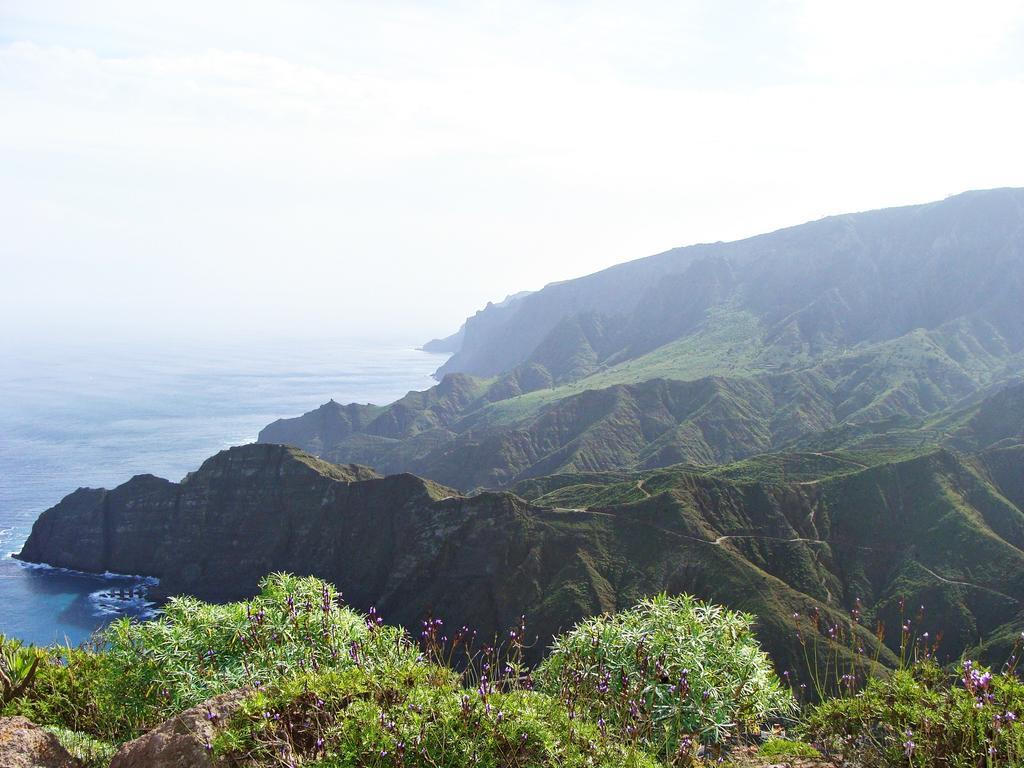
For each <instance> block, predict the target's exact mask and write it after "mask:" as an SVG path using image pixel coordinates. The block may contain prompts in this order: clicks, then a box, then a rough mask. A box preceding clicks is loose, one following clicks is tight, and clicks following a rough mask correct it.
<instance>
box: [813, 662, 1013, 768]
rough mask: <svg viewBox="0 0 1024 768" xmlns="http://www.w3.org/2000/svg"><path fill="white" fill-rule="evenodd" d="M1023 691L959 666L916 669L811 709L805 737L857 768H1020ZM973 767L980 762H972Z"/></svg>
mask: <svg viewBox="0 0 1024 768" xmlns="http://www.w3.org/2000/svg"><path fill="white" fill-rule="evenodd" d="M1021 713H1024V684H1022V683H1021V681H1020V680H1018V679H1017V678H1016V676H1015V675H1014V674H1013V673H1012V672H1011V671H1007V672H1004V673H997V674H991V673H990V672H989V671H988V670H986V669H983V668H980V667H975V666H974V665H973V664H972V663H971V662H969V661H968V662H964V663H963V665H962V666H961V669H960V672H959V674H957V675H951V674H949V673H948V672H946V671H944V670H943V669H942V668H941V667H939V666H938V665H936V664H935V663H934V662H932V661H920V662H917V663H915V664H913V665H912V666H911V667H909V668H907V669H901V670H897V671H896V672H894V673H893V674H892V675H891V676H890V677H888V678H873V679H871V680H869V681H868V684H867V686H866V687H865V688H864V689H863V690H862V691H860V692H858V693H855V694H851V695H850V696H847V697H842V698H835V699H829V700H826V701H824V702H822V703H821V704H819V705H817V706H816V707H813V708H812V709H811V710H810V712H809V713H808V714H807V717H806V721H805V723H804V729H805V731H806V735H807V736H808V737H810V739H811V740H812V741H815V742H816V743H820V744H822V745H823V746H824V747H825V748H827V749H828V750H829V751H830V752H835V753H842V754H843V756H844V757H845V758H846V759H847V760H848V761H851V762H853V763H854V764H856V765H863V766H865V768H875V767H876V766H877V767H878V768H881V766H891V765H904V766H915V767H917V768H932V767H933V766H934V767H935V768H938V767H939V766H942V768H975V766H979V765H983V766H986V768H995V767H996V766H1007V767H1009V766H1020V765H1022V764H1024V727H1022V726H1021V723H1020V721H1019V719H1018V715H1020V714H1021ZM979 761H981V762H979Z"/></svg>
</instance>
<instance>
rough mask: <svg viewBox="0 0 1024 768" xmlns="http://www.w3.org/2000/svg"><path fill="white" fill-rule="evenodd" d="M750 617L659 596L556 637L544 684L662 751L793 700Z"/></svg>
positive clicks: (783, 709) (756, 719)
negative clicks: (758, 638) (764, 650)
mask: <svg viewBox="0 0 1024 768" xmlns="http://www.w3.org/2000/svg"><path fill="white" fill-rule="evenodd" d="M751 622H752V617H750V616H748V615H745V614H741V613H736V612H734V611H729V610H726V609H725V608H722V607H720V606H715V605H709V604H706V603H702V602H700V601H698V600H696V599H694V598H692V597H689V596H686V595H683V596H680V597H667V596H665V595H661V596H659V597H656V598H653V599H650V600H646V601H644V602H642V603H641V604H640V605H639V606H637V607H636V608H635V609H633V610H631V611H625V612H622V613H618V614H614V615H608V616H600V617H597V618H593V619H589V620H587V621H584V622H582V623H580V624H579V625H577V626H576V628H575V629H573V630H572V631H571V632H569V633H568V634H566V635H563V636H561V637H559V638H557V639H556V640H555V643H554V646H553V649H552V653H551V655H550V656H549V657H548V659H547V660H546V661H545V662H544V663H543V664H542V665H541V667H540V669H539V670H538V674H537V680H538V685H539V686H540V689H541V690H544V691H546V692H548V693H549V694H551V695H552V696H555V697H557V698H558V699H559V700H560V701H562V702H564V703H565V705H566V706H567V707H568V708H569V711H570V714H573V713H574V710H579V712H580V714H583V715H586V716H589V717H591V718H593V719H594V720H596V721H598V722H599V723H600V724H601V727H602V728H606V729H615V731H616V732H617V733H618V734H620V736H621V738H624V739H625V740H627V741H629V742H634V743H641V744H644V745H646V746H647V748H648V749H651V750H653V751H655V752H656V753H658V754H660V755H661V756H662V757H664V758H665V759H675V758H676V756H679V757H680V758H681V757H682V755H683V754H684V753H692V752H693V751H694V750H695V749H696V745H697V743H698V742H704V743H716V742H721V741H722V740H723V739H725V738H726V737H727V736H729V735H732V734H735V733H736V732H737V731H738V730H739V729H740V728H742V727H746V726H754V725H757V724H759V723H762V722H764V721H765V720H766V719H768V718H770V717H772V716H774V715H778V714H781V713H789V712H792V711H793V710H794V708H795V704H794V702H793V698H792V696H791V695H790V694H789V692H787V691H785V690H784V689H783V688H782V686H781V685H780V683H779V680H778V678H777V677H776V675H775V673H774V671H773V670H772V665H771V662H770V660H769V659H768V657H767V655H766V654H765V653H763V652H762V651H761V649H760V646H759V645H758V643H757V641H756V639H755V638H754V636H753V634H752V633H751Z"/></svg>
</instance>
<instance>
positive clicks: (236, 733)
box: [213, 662, 657, 768]
mask: <svg viewBox="0 0 1024 768" xmlns="http://www.w3.org/2000/svg"><path fill="white" fill-rule="evenodd" d="M213 747H214V751H215V753H216V754H217V755H219V756H220V757H222V758H225V759H226V760H227V761H228V762H229V763H232V764H236V765H239V764H240V765H251V766H262V765H299V764H301V765H304V766H309V767H312V766H317V767H318V768H342V767H345V768H350V767H354V766H360V767H364V766H365V767H366V768H370V767H371V766H381V767H383V766H389V767H390V766H396V767H397V766H402V767H403V768H421V767H422V768H427V767H428V766H429V767H430V768H446V767H450V768H456V767H457V768H463V766H480V767H481V768H545V767H550V768H555V766H559V767H561V766H565V767H567V768H584V766H594V767H595V768H598V767H602V766H603V767H606V768H656V765H657V763H656V762H654V761H653V760H651V758H650V757H649V756H647V755H645V754H644V753H642V752H640V751H638V750H635V749H633V748H631V747H629V746H626V745H622V744H619V743H617V741H616V740H615V739H612V738H606V737H605V736H603V735H602V734H601V732H600V729H599V728H598V726H597V725H596V724H595V723H592V722H579V721H574V720H572V719H571V718H570V717H569V715H568V713H567V711H566V709H565V708H564V707H563V706H561V704H560V703H559V702H558V701H557V700H555V699H553V698H551V697H549V696H546V695H544V694H540V693H535V692H533V691H527V690H521V689H520V690H512V691H499V690H496V689H495V688H494V687H492V686H489V685H486V684H484V685H483V686H482V687H480V688H478V689H477V690H475V691H474V690H468V689H466V688H464V687H463V686H462V685H461V683H460V681H459V677H458V676H457V675H455V674H454V673H452V672H451V671H450V670H447V669H445V668H442V667H438V666H434V665H432V664H426V663H422V662H412V663H405V664H398V665H395V666H392V667H384V666H378V667H376V668H375V669H370V668H368V667H364V666H354V667H350V668H348V669H334V670H326V671H320V672H305V673H300V674H298V675H294V676H291V677H288V678H285V679H283V680H280V681H279V682H275V683H273V684H271V685H270V686H267V687H266V688H265V689H264V690H262V691H258V692H255V693H253V694H252V695H250V697H249V698H248V699H247V700H246V701H245V702H244V703H243V705H242V708H241V709H240V710H239V711H238V712H237V713H236V714H235V715H234V716H233V717H232V718H231V720H230V722H229V723H228V724H227V728H226V729H225V730H224V731H222V732H221V733H219V734H218V736H217V738H216V740H215V742H214V745H213Z"/></svg>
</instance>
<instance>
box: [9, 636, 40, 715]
mask: <svg viewBox="0 0 1024 768" xmlns="http://www.w3.org/2000/svg"><path fill="white" fill-rule="evenodd" d="M42 657H43V654H42V653H41V652H40V651H38V650H37V649H35V648H32V647H28V648H26V647H24V646H22V644H21V643H20V642H19V641H17V640H8V639H6V638H5V637H4V636H3V635H0V710H2V709H3V708H4V707H6V706H7V704H9V703H10V702H12V701H14V699H16V698H18V697H20V696H24V695H25V694H26V693H27V692H28V690H29V689H30V688H31V687H32V684H33V682H34V681H35V678H36V672H37V671H38V670H39V662H40V661H41V660H42Z"/></svg>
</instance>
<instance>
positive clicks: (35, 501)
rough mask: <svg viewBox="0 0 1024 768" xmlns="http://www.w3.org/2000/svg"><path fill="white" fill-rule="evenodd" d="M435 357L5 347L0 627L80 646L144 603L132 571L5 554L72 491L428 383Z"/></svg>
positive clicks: (0, 420) (398, 350)
mask: <svg viewBox="0 0 1024 768" xmlns="http://www.w3.org/2000/svg"><path fill="white" fill-rule="evenodd" d="M442 361H443V360H442V359H441V358H439V357H438V356H436V355H430V354H427V353H424V352H419V351H416V350H414V349H413V348H412V345H411V344H409V345H402V344H396V343H386V344H377V343H367V342H349V341H310V340H302V341H259V342H257V341H254V342H252V343H240V342H239V343H231V344H227V343H225V344H222V345H218V346H196V345H187V344H177V345H169V344H164V345H154V344H148V345H145V346H143V345H99V344H93V345H86V346H77V347H76V346H70V345H65V346H61V347H54V346H49V345H19V346H12V347H11V348H6V347H5V348H0V634H6V635H8V636H14V637H19V638H21V639H22V640H24V641H26V642H32V643H52V642H62V643H63V642H70V643H72V644H78V643H80V642H82V641H84V640H86V639H88V637H89V636H90V635H91V634H92V633H93V632H94V631H95V630H96V629H97V628H98V627H100V626H102V625H103V624H105V623H106V622H108V621H110V620H111V619H112V618H113V617H115V616H119V615H136V616H138V615H146V614H147V612H148V611H149V607H148V604H147V603H146V601H145V600H144V599H142V598H138V597H136V598H134V599H127V594H128V593H127V592H124V594H123V595H119V594H118V593H119V590H125V589H126V588H128V587H134V586H135V585H138V584H139V583H140V581H141V580H140V579H138V578H131V577H127V578H126V577H117V576H107V577H102V576H93V575H86V574H81V573H74V572H67V571H60V570H56V569H51V568H39V567H28V566H25V565H24V564H21V563H18V562H17V561H15V560H13V559H11V558H10V556H9V553H11V552H17V551H18V550H19V549H20V548H21V545H22V543H23V542H24V540H25V538H26V537H27V536H28V533H29V531H30V530H31V527H32V522H33V521H34V520H35V518H36V517H37V516H38V515H39V513H40V512H42V511H43V510H45V509H47V508H48V507H51V506H53V505H54V504H55V503H57V502H58V501H59V500H60V499H61V498H63V497H64V496H65V495H66V494H68V493H70V492H71V491H73V490H75V489H76V488H79V487H82V486H88V487H105V488H112V487H114V486H116V485H118V484H119V483H122V482H124V481H125V480H127V479H129V478H130V477H132V476H133V475H136V474H139V473H144V472H151V473H153V474H156V475H159V476H161V477H166V478H169V479H172V480H180V479H181V478H182V477H184V475H185V474H186V473H187V472H189V471H191V470H193V469H196V468H197V467H198V466H199V464H200V463H201V462H202V461H203V459H205V458H206V457H208V456H210V455H212V454H214V453H216V452H217V451H219V450H221V449H223V448H227V447H229V446H232V445H241V444H244V443H248V442H252V441H253V440H255V438H256V435H257V433H258V432H259V430H260V428H261V427H263V426H264V425H266V424H268V423H269V422H271V421H273V420H274V419H276V418H280V417H283V416H296V415H298V414H300V413H303V412H304V411H308V410H310V409H311V408H315V407H316V406H318V405H320V404H321V403H324V402H326V401H327V400H328V399H330V398H332V397H333V398H334V399H335V400H337V401H339V402H343V403H344V402H373V403H387V402H391V401H392V400H394V399H396V398H398V397H401V396H402V395H404V394H405V393H406V392H408V391H409V390H413V389H424V388H425V387H428V386H430V385H431V384H432V383H433V382H432V380H431V378H430V374H431V373H432V372H433V371H434V370H435V369H436V368H437V367H438V366H439V365H440V364H441V362H442Z"/></svg>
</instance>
